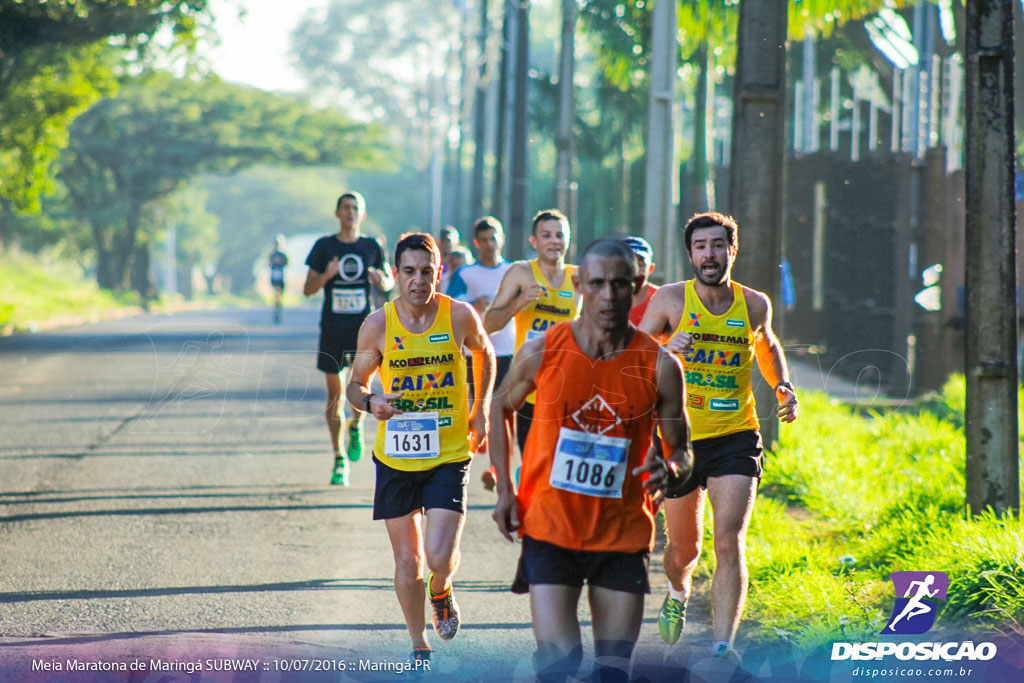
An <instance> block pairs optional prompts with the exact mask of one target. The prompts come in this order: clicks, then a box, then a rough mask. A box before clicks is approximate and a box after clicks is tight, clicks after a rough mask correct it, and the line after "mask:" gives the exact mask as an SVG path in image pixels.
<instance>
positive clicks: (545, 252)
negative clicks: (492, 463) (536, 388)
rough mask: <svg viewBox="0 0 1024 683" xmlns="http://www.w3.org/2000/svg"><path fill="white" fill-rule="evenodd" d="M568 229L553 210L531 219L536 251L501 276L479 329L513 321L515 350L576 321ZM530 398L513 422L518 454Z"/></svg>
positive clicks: (530, 411)
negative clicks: (533, 256)
mask: <svg viewBox="0 0 1024 683" xmlns="http://www.w3.org/2000/svg"><path fill="white" fill-rule="evenodd" d="M570 234H571V229H570V227H569V220H568V219H567V218H566V217H565V215H564V214H563V213H562V212H561V211H559V210H558V209H547V210H545V211H540V212H538V213H537V215H535V216H534V217H533V228H532V232H531V234H530V244H531V245H533V248H534V249H536V250H537V258H536V259H535V260H532V261H517V262H516V263H513V264H512V267H511V268H509V269H508V272H507V273H505V277H503V278H502V280H501V285H500V286H499V287H498V293H497V294H495V295H494V301H492V302H491V305H490V307H489V308H488V309H487V312H486V313H484V329H486V330H487V331H488V332H493V331H495V330H500V329H502V328H503V327H505V325H507V324H508V322H509V321H510V320H513V319H515V321H516V350H517V351H518V350H519V348H520V347H521V346H522V345H523V344H524V343H525V342H526V341H528V340H530V339H536V338H537V337H539V336H541V335H543V334H544V333H545V332H546V331H547V330H548V329H550V328H551V327H553V326H554V325H555V324H556V323H560V322H563V321H567V320H575V319H576V318H578V317H579V301H580V297H579V293H577V292H576V291H575V290H574V289H573V286H572V274H573V273H574V272H576V270H575V269H576V266H569V265H566V264H565V253H566V252H567V251H568V250H569V239H570ZM533 401H534V394H531V395H530V396H529V397H528V398H527V402H526V403H525V404H523V406H522V408H520V410H519V412H518V413H517V416H516V440H517V442H518V444H519V452H520V453H522V452H523V449H525V448H526V436H527V434H528V433H529V430H530V422H531V420H532V416H533Z"/></svg>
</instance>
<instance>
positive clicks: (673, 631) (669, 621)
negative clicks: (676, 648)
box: [658, 595, 686, 645]
mask: <svg viewBox="0 0 1024 683" xmlns="http://www.w3.org/2000/svg"><path fill="white" fill-rule="evenodd" d="M685 627H686V603H685V602H682V601H680V600H676V599H675V598H673V597H672V596H671V595H666V596H665V602H663V603H661V611H660V612H658V632H659V633H661V639H662V640H664V641H665V642H666V643H668V644H669V645H672V644H673V643H675V642H676V641H678V640H679V635H680V634H681V633H682V632H683V629H684V628H685Z"/></svg>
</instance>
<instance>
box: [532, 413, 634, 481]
mask: <svg viewBox="0 0 1024 683" xmlns="http://www.w3.org/2000/svg"><path fill="white" fill-rule="evenodd" d="M628 452H629V439H620V438H618V437H614V436H600V435H598V434H591V433H590V432H582V431H580V430H578V429H567V428H565V427H562V429H561V431H559V433H558V445H557V446H555V462H554V464H553V465H552V466H551V479H550V480H549V482H548V483H550V484H551V486H553V487H554V488H556V489H562V490H563V491H574V492H576V493H582V494H583V495H585V496H597V497H598V498H622V483H623V482H624V481H625V479H626V454H627V453H628Z"/></svg>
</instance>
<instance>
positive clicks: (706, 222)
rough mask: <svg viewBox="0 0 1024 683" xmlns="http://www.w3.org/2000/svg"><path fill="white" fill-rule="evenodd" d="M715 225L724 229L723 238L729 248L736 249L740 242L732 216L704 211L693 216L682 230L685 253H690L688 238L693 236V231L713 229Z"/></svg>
mask: <svg viewBox="0 0 1024 683" xmlns="http://www.w3.org/2000/svg"><path fill="white" fill-rule="evenodd" d="M716 225H720V226H722V227H723V228H725V236H726V238H727V239H728V240H729V246H730V247H732V248H733V249H738V248H739V246H740V241H739V237H738V236H737V234H736V230H737V228H736V220H735V219H734V218H733V217H732V216H727V215H725V214H724V213H718V212H717V211H706V212H704V213H698V214H694V216H693V217H692V218H691V219H690V220H689V221H687V223H686V229H685V230H683V241H684V242H686V253H687V254H689V253H690V238H691V237H692V236H693V231H694V230H699V229H700V228H713V227H715V226H716Z"/></svg>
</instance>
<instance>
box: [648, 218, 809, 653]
mask: <svg viewBox="0 0 1024 683" xmlns="http://www.w3.org/2000/svg"><path fill="white" fill-rule="evenodd" d="M736 232H737V227H736V222H735V221H734V220H733V219H732V218H730V217H729V216H725V215H722V214H720V213H706V214H698V215H696V216H694V217H693V218H691V219H690V221H689V222H688V223H687V224H686V229H685V230H684V232H683V236H684V242H685V243H686V251H687V253H688V254H689V257H690V265H691V266H693V270H694V273H695V275H696V277H695V278H694V279H693V280H689V281H687V282H679V283H676V284H671V285H667V286H665V287H662V288H661V289H659V290H658V291H657V293H655V295H654V297H653V298H652V299H651V303H650V305H649V306H648V308H647V312H646V313H645V314H644V318H643V320H641V321H640V329H641V330H643V331H644V332H647V333H648V334H651V335H653V336H655V337H660V338H661V339H662V341H663V342H665V348H666V349H668V350H669V351H672V352H673V353H676V354H677V355H678V356H679V357H680V358H681V359H682V360H683V370H684V376H685V380H686V392H687V410H688V412H689V414H690V419H691V425H692V429H693V452H694V467H693V476H691V478H690V480H689V481H688V482H687V484H686V486H684V487H683V489H682V490H680V491H674V492H673V497H671V498H667V499H666V501H665V527H666V531H667V535H668V545H667V546H666V548H665V573H666V574H667V575H668V579H669V594H668V595H667V596H665V601H664V603H663V604H662V608H661V613H660V614H659V615H658V630H659V631H660V632H661V637H662V638H663V639H664V640H665V641H666V642H668V643H674V642H676V641H677V640H678V639H679V635H680V632H681V631H682V629H683V626H684V624H685V615H686V600H687V598H688V597H689V595H690V589H691V579H692V576H693V570H694V569H695V568H696V566H697V560H698V558H699V557H700V547H701V540H702V538H703V534H704V530H703V523H704V498H705V496H704V492H705V490H706V491H707V497H708V498H709V499H710V500H711V506H712V508H714V511H715V515H714V520H715V521H714V524H715V528H714V536H715V574H714V577H713V579H712V584H711V603H712V607H713V609H712V612H713V614H714V642H713V644H712V654H713V655H716V656H721V657H729V658H733V659H736V658H737V657H738V655H736V653H735V651H734V650H733V639H734V638H735V637H736V628H737V626H738V625H739V619H740V615H741V614H742V612H743V604H744V602H745V601H746V594H747V578H746V577H747V569H746V560H745V556H746V551H745V545H746V530H747V525H748V523H749V521H750V514H751V512H752V511H753V509H754V498H755V496H756V494H757V484H758V481H759V480H760V477H761V435H760V432H759V431H758V423H757V416H756V413H755V412H754V398H753V392H752V390H751V369H752V365H753V359H754V358H755V357H756V359H757V366H758V369H759V370H760V371H761V374H762V375H763V376H764V378H765V379H766V380H767V381H768V382H769V383H770V384H771V385H772V386H774V387H775V394H776V398H777V399H778V402H779V407H778V417H779V419H780V420H782V421H783V422H792V421H793V420H795V419H796V417H797V400H796V394H795V393H794V390H793V385H792V384H790V383H789V369H788V367H787V366H786V358H785V355H784V354H783V352H782V346H781V345H780V344H779V340H778V339H776V337H775V333H774V332H773V331H772V326H771V322H772V308H771V301H769V299H768V296H767V295H765V294H763V293H762V292H758V291H755V290H753V289H750V288H749V287H744V286H743V285H741V284H739V283H736V282H733V281H732V279H731V273H732V265H733V262H734V261H735V260H736V252H737V248H738V240H737V237H736Z"/></svg>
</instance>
